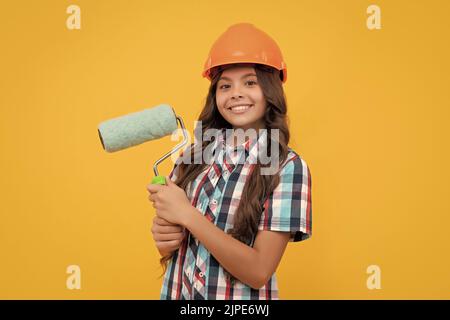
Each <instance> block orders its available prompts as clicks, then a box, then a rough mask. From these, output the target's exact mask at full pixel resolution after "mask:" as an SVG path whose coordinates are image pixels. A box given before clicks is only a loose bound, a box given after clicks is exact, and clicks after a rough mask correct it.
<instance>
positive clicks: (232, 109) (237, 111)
mask: <svg viewBox="0 0 450 320" xmlns="http://www.w3.org/2000/svg"><path fill="white" fill-rule="evenodd" d="M251 108H253V104H241V105H237V106H233V107H229V108H227V110H228V111H230V112H231V113H234V114H242V113H245V112H247V111H248V110H250V109H251Z"/></svg>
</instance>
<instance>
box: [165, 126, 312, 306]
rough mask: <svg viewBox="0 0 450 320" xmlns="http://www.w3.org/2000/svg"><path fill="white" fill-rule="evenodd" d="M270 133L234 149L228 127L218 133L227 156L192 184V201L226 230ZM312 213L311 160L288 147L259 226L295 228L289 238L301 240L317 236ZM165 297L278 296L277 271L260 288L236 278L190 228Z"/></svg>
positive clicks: (170, 271) (171, 266) (170, 266)
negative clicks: (260, 143)
mask: <svg viewBox="0 0 450 320" xmlns="http://www.w3.org/2000/svg"><path fill="white" fill-rule="evenodd" d="M266 136H267V133H266V134H265V135H264V134H263V135H261V136H260V138H259V139H258V140H257V139H249V140H248V141H247V142H246V143H244V144H243V145H241V146H240V147H237V148H232V147H230V146H229V145H228V144H227V143H225V142H226V141H225V140H226V139H225V129H223V130H222V135H219V136H218V139H216V141H215V142H213V143H214V144H215V148H218V149H217V150H221V151H220V152H222V153H221V154H222V155H226V157H225V156H219V157H217V158H215V159H214V162H213V163H211V164H209V165H208V166H207V167H206V169H205V170H204V171H203V172H202V173H201V174H200V175H199V176H198V177H197V178H196V179H195V180H194V181H192V182H191V183H190V184H189V185H188V187H187V195H188V198H189V199H190V200H191V203H192V205H193V206H194V207H196V208H197V209H198V210H199V211H200V212H201V213H202V214H203V215H204V216H205V217H206V218H207V219H208V220H209V221H211V222H212V223H214V224H215V225H216V226H217V227H218V228H220V229H221V230H223V231H224V232H227V230H229V229H230V228H232V226H233V215H234V214H235V212H236V209H237V208H238V204H239V200H240V198H241V194H242V191H243V189H244V184H245V181H246V179H247V177H248V176H249V175H250V174H251V171H252V169H253V167H254V163H255V159H256V156H257V154H258V147H257V144H258V141H261V139H263V138H264V137H266ZM186 154H189V153H186ZM242 157H244V158H242ZM179 159H181V157H180V158H179ZM227 159H231V161H228V162H227V161H226V160H227ZM244 159H245V161H243V160H244ZM251 159H253V162H252V161H251ZM177 162H178V161H177ZM235 164H236V165H235ZM169 177H170V179H171V180H173V181H175V180H176V178H177V163H176V164H175V166H174V168H173V170H172V172H171V173H170V175H169ZM311 213H312V207H311V175H310V172H309V168H308V166H307V164H306V162H305V161H304V160H303V159H302V158H301V157H300V156H299V155H298V154H297V153H296V152H295V151H293V150H292V149H291V148H289V154H288V158H287V159H286V161H285V162H284V163H283V164H282V166H281V171H280V183H279V185H278V186H277V187H276V189H275V190H274V191H273V193H272V194H271V195H270V196H269V197H268V198H267V199H266V200H265V202H264V211H263V212H262V214H261V218H260V223H259V227H258V229H259V230H272V231H283V232H290V234H291V238H290V240H289V241H290V242H297V241H302V240H305V239H308V238H309V237H310V236H311V235H312V232H311V228H312V215H311ZM186 231H188V230H186ZM253 241H254V239H253ZM253 241H252V243H251V244H250V245H251V246H253ZM161 299H164V300H166V299H167V300H173V299H177V300H179V299H181V300H192V299H201V300H203V299H212V300H228V299H232V300H240V299H242V300H248V299H250V300H268V299H279V298H278V287H277V280H276V277H275V274H273V275H272V277H271V279H270V280H269V281H268V283H267V284H266V285H264V286H263V287H262V288H260V289H253V288H251V287H250V286H248V285H247V284H244V283H242V282H240V281H239V280H237V279H236V280H235V281H230V280H229V279H228V278H227V276H226V274H225V273H224V269H223V267H222V266H221V265H220V264H219V263H218V261H217V260H216V259H215V258H214V256H213V255H211V254H210V252H209V251H208V250H207V249H206V248H205V247H204V246H203V245H202V243H200V242H199V241H198V240H197V239H195V237H194V236H193V235H192V234H190V233H189V232H187V235H186V237H185V239H184V240H183V241H182V243H181V245H180V247H179V249H178V250H176V251H175V252H174V255H173V257H172V259H171V260H170V261H169V264H168V267H167V271H166V273H165V276H164V280H163V285H162V288H161Z"/></svg>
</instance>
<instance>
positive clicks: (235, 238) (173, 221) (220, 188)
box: [147, 23, 312, 300]
mask: <svg viewBox="0 0 450 320" xmlns="http://www.w3.org/2000/svg"><path fill="white" fill-rule="evenodd" d="M286 75H287V70H286V65H285V63H284V61H283V58H282V54H281V51H280V49H279V48H278V46H277V44H276V43H275V41H274V40H273V39H271V38H270V37H269V36H268V35H267V34H266V33H264V32H262V31H261V30H259V29H257V28H255V27H254V26H253V25H251V24H247V23H241V24H237V25H234V26H231V27H230V28H229V29H228V30H227V31H226V32H225V33H224V34H222V35H221V36H220V37H219V38H218V40H217V41H216V42H215V43H214V45H213V47H212V48H211V51H210V55H209V57H208V59H207V61H206V63H205V69H204V71H203V76H204V77H207V78H208V79H209V80H210V81H211V85H210V88H209V92H208V96H207V99H206V104H205V106H204V108H203V110H202V112H201V114H200V116H199V121H201V122H200V123H201V130H202V132H203V133H204V132H205V131H206V130H211V129H217V132H218V134H217V135H216V136H214V140H213V142H210V141H203V142H202V145H201V148H198V146H197V148H196V147H195V143H194V144H192V145H191V146H190V147H189V148H187V149H186V150H185V151H184V152H183V154H182V155H181V156H180V157H179V158H178V160H177V162H176V163H175V166H174V168H173V170H172V172H171V173H170V174H169V176H168V177H167V178H166V180H167V185H164V186H162V185H152V184H150V185H148V186H147V190H148V191H149V193H150V194H149V200H150V201H151V202H152V203H153V207H154V208H155V209H156V217H155V219H154V221H153V226H152V232H153V238H154V240H155V242H156V246H157V248H158V250H159V252H160V253H161V256H162V258H161V263H162V265H163V267H164V272H165V275H164V281H163V286H162V289H161V299H261V300H264V299H278V288H277V281H276V278H275V274H274V273H275V271H276V269H277V266H278V264H279V262H280V260H281V257H282V255H283V253H284V250H285V248H286V246H287V243H288V242H290V241H291V242H295V241H301V240H305V239H308V238H309V237H310V236H311V227H312V216H311V212H312V208H311V175H310V172H309V168H308V166H307V164H306V162H305V161H304V160H303V159H302V158H301V157H300V156H299V155H298V154H297V153H296V152H295V151H294V150H292V149H291V148H290V147H288V143H289V129H288V125H287V116H286V112H287V108H286V100H285V95H284V91H283V87H282V83H284V82H285V81H286ZM237 129H241V130H237ZM252 129H253V130H258V132H261V131H262V132H263V133H261V134H257V135H253V136H252V135H250V136H247V135H246V136H245V138H247V139H246V140H244V141H243V139H242V134H240V133H242V132H243V131H244V132H248V131H251V130H252ZM245 130H246V131H245ZM254 132H255V131H254ZM272 132H277V133H278V135H279V137H278V141H276V142H274V141H272V140H271V139H269V138H268V137H269V135H270V136H272V135H271V133H272ZM230 138H231V141H230ZM239 139H240V142H239ZM242 141H243V142H242ZM274 143H276V144H274ZM273 144H274V145H273ZM261 145H263V146H265V147H266V149H267V150H270V152H268V153H270V159H271V161H272V160H273V161H272V162H275V163H279V166H277V170H276V171H275V173H273V174H264V170H265V169H268V167H269V166H270V165H271V164H267V163H262V161H260V157H259V153H258V152H260V151H258V149H259V148H260V146H261ZM211 146H212V147H213V148H212V149H213V150H214V152H217V153H216V154H219V155H220V156H218V157H216V158H214V160H213V161H212V163H201V164H198V162H196V160H195V159H198V157H199V154H198V150H200V152H201V153H202V154H204V152H205V150H207V149H206V148H207V147H211ZM272 146H276V149H273V148H272ZM196 150H197V151H196ZM272 150H275V151H276V152H274V153H272ZM222 158H223V159H222ZM201 159H202V158H201ZM185 160H191V161H185ZM185 162H188V163H185Z"/></svg>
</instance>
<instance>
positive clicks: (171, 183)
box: [166, 176, 175, 187]
mask: <svg viewBox="0 0 450 320" xmlns="http://www.w3.org/2000/svg"><path fill="white" fill-rule="evenodd" d="M166 184H167V186H168V187H170V186H173V185H174V184H175V183H174V182H173V181H172V180H171V179H170V178H169V176H166Z"/></svg>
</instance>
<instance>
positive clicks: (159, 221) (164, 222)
mask: <svg viewBox="0 0 450 320" xmlns="http://www.w3.org/2000/svg"><path fill="white" fill-rule="evenodd" d="M153 222H154V223H156V224H159V225H161V226H178V224H175V223H172V222H169V221H167V220H166V219H164V218H161V217H159V216H155V217H154V218H153Z"/></svg>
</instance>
